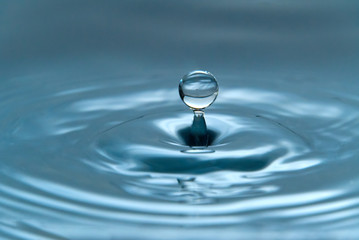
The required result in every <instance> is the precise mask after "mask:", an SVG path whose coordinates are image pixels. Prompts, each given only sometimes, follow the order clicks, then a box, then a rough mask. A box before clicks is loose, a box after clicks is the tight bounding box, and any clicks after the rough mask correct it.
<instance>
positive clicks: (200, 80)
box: [178, 70, 218, 153]
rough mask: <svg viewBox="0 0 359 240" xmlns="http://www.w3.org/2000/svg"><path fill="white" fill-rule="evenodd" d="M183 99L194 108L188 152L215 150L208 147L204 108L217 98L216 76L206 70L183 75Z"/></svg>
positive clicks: (180, 88)
mask: <svg viewBox="0 0 359 240" xmlns="http://www.w3.org/2000/svg"><path fill="white" fill-rule="evenodd" d="M178 88H179V94H180V97H181V99H182V101H183V102H184V103H185V104H186V105H187V106H188V107H190V108H191V109H192V110H193V113H194V116H193V122H192V126H191V130H190V135H191V136H190V139H191V140H190V142H189V143H188V144H189V145H190V147H191V149H190V150H184V151H182V152H186V153H209V152H214V151H213V150H210V149H208V148H207V146H208V131H207V125H206V121H205V119H204V112H203V109H204V108H206V107H208V106H210V105H211V104H212V103H213V102H214V101H215V100H216V98H217V95H218V83H217V80H216V78H215V77H214V76H213V75H212V74H211V73H209V72H206V71H200V70H198V71H193V72H190V73H188V74H187V75H185V76H183V78H182V79H181V81H180V84H179V87H178Z"/></svg>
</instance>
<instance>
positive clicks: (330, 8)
mask: <svg viewBox="0 0 359 240" xmlns="http://www.w3.org/2000/svg"><path fill="white" fill-rule="evenodd" d="M358 42H359V4H358V2H357V1H354V0H344V1H332V0H325V1H322V0H318V1H309V0H304V1H290V2H289V1H284V0H254V1H234V0H224V1H220V2H219V1H210V0H209V1H160V0H154V1H141V0H135V1H127V0H123V1H112V0H106V1H93V0H89V1H83V0H79V1H67V0H64V1H45V0H44V1H41V0H35V1H31V2H30V1H19V0H11V1H6V0H2V1H1V3H0V76H1V79H2V80H4V79H7V78H10V77H14V76H16V75H19V74H25V73H31V72H32V73H40V72H44V71H51V68H52V67H53V66H56V67H58V66H60V65H61V66H62V67H63V68H64V69H65V68H66V69H68V71H75V72H79V71H80V72H81V71H94V72H106V71H109V72H128V71H135V72H146V71H148V72H149V73H153V72H157V73H158V72H160V71H163V70H166V69H171V70H172V72H173V74H174V76H182V75H183V74H185V73H186V72H188V71H189V70H192V69H196V68H202V69H208V70H210V71H212V72H213V73H215V74H225V73H226V72H231V73H238V74H249V73H254V74H255V73H261V74H263V73H264V72H265V73H268V74H280V75H283V76H285V75H288V76H293V75H294V74H297V75H298V74H299V75H306V76H308V77H318V78H319V77H323V75H329V76H332V75H333V74H335V75H337V77H338V81H340V78H347V77H356V75H357V73H358V70H357V69H358V63H359V54H358V53H359V52H358V51H359V44H358ZM45 66H46V67H45Z"/></svg>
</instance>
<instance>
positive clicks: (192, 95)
mask: <svg viewBox="0 0 359 240" xmlns="http://www.w3.org/2000/svg"><path fill="white" fill-rule="evenodd" d="M179 94H180V96H181V99H182V101H183V102H184V103H185V104H186V105H187V106H188V107H190V108H191V109H193V110H201V109H204V108H206V107H208V106H209V105H211V104H212V103H213V102H214V100H216V98H217V95H218V83H217V80H216V78H215V77H214V76H213V75H212V74H211V73H209V72H206V71H200V70H198V71H193V72H190V73H188V74H187V75H185V76H183V78H182V79H181V81H180V83H179Z"/></svg>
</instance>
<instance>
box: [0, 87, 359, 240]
mask: <svg viewBox="0 0 359 240" xmlns="http://www.w3.org/2000/svg"><path fill="white" fill-rule="evenodd" d="M138 86H140V85H136V87H138ZM122 87H123V86H122V85H121V84H118V85H116V84H112V85H101V86H98V85H91V86H89V87H81V86H78V87H77V88H74V89H66V86H64V87H63V88H61V89H58V91H56V92H54V93H53V94H50V93H49V94H48V95H47V96H46V97H45V98H36V97H35V96H33V97H31V99H32V101H31V102H28V103H26V102H25V103H23V102H21V101H20V100H19V99H16V98H15V96H13V98H14V103H13V104H14V105H17V110H16V111H15V110H14V111H12V112H9V114H8V115H7V116H6V118H5V119H3V121H2V123H3V126H2V130H4V131H3V133H4V136H6V138H4V140H3V144H2V145H1V148H0V150H1V154H2V156H4V158H3V160H2V163H1V168H0V169H1V170H0V178H1V182H0V197H1V201H0V211H1V212H2V213H3V214H4V215H5V216H6V218H2V219H1V220H0V226H1V227H0V231H2V233H5V234H6V236H8V238H10V239H11V238H19V239H26V238H31V237H33V236H37V237H38V238H39V239H41V237H42V238H44V239H46V237H47V238H54V239H66V238H67V237H66V236H64V235H63V233H62V231H61V229H59V228H58V227H57V225H59V224H60V225H61V226H63V225H64V223H66V224H73V225H79V224H83V226H84V228H85V229H88V226H100V225H101V226H103V227H104V228H105V229H107V230H108V231H109V232H112V233H113V236H117V235H116V230H115V229H116V228H115V227H116V225H117V226H120V225H121V226H127V227H131V226H132V227H133V226H135V225H136V224H146V226H151V228H149V229H148V232H149V234H153V233H154V232H156V231H157V229H159V228H161V229H162V230H164V229H169V230H168V231H175V230H176V228H178V227H183V226H191V227H192V228H193V229H196V228H198V229H200V228H206V227H211V228H214V227H220V226H222V227H223V228H225V229H226V231H228V232H232V231H235V229H237V227H238V226H244V230H243V231H244V232H246V231H247V234H248V236H250V233H251V232H252V230H251V229H252V228H253V229H255V228H256V227H258V226H263V231H264V232H266V233H268V234H270V233H271V231H272V230H273V229H276V228H278V226H282V227H286V228H288V229H297V230H298V231H299V232H300V231H301V229H304V228H305V229H313V231H314V229H316V228H318V229H325V228H328V229H330V226H332V227H335V228H336V229H339V230H340V229H343V228H346V227H348V226H349V227H350V226H355V225H356V224H358V221H357V220H356V219H357V217H358V211H357V209H358V208H359V200H358V198H357V196H358V190H357V188H356V186H357V184H358V183H359V178H358V177H357V171H358V169H359V164H358V162H357V161H356V159H357V158H358V156H359V150H358V149H357V147H356V142H358V140H359V131H358V129H359V122H358V119H359V112H358V111H357V106H358V103H357V101H356V99H355V98H352V97H350V98H346V96H341V95H340V96H339V95H338V96H337V97H335V98H333V96H332V93H330V94H329V95H328V94H327V93H322V92H321V93H317V94H313V92H308V93H296V92H295V91H291V92H290V91H289V92H281V91H274V90H270V89H266V90H263V89H260V88H241V89H236V88H226V87H224V88H223V89H222V90H221V96H220V97H219V99H218V101H217V102H216V105H214V106H213V107H211V109H209V110H208V111H206V121H207V126H208V129H209V133H210V141H209V142H210V146H209V148H208V149H210V150H213V151H212V152H208V153H205V154H191V153H184V152H183V151H184V150H188V149H189V147H188V146H187V145H188V144H187V142H188V129H189V127H190V125H191V122H192V117H193V116H192V113H191V112H189V111H187V110H184V108H181V106H182V103H181V102H180V99H179V98H178V97H177V93H176V94H175V93H174V92H172V90H170V89H169V88H167V87H166V86H164V87H163V88H156V89H148V88H147V89H145V90H143V91H138V90H136V89H135V88H134V89H131V88H126V89H122ZM118 93H120V94H118ZM10 97H11V96H10ZM35 106H36V107H35ZM20 217H21V218H20ZM15 219H23V220H22V221H18V220H16V221H15ZM44 221H45V222H44ZM43 226H46V229H47V231H41V230H43V229H42V228H43ZM16 228H19V229H21V231H20V233H19V234H17V233H16V231H15V230H14V229H16ZM223 228H220V229H223ZM71 231H72V232H71ZM79 231H80V230H79ZM81 231H82V232H83V230H81ZM67 232H68V233H69V234H70V235H71V234H73V235H72V236H75V235H76V234H79V235H81V233H80V232H77V231H76V230H69V229H67ZM70 232H71V233H70ZM89 232H90V230H89ZM0 233H1V232H0ZM93 234H94V236H100V235H96V234H95V233H93ZM39 236H40V237H39ZM82 236H83V235H82ZM105 238H106V236H105Z"/></svg>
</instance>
